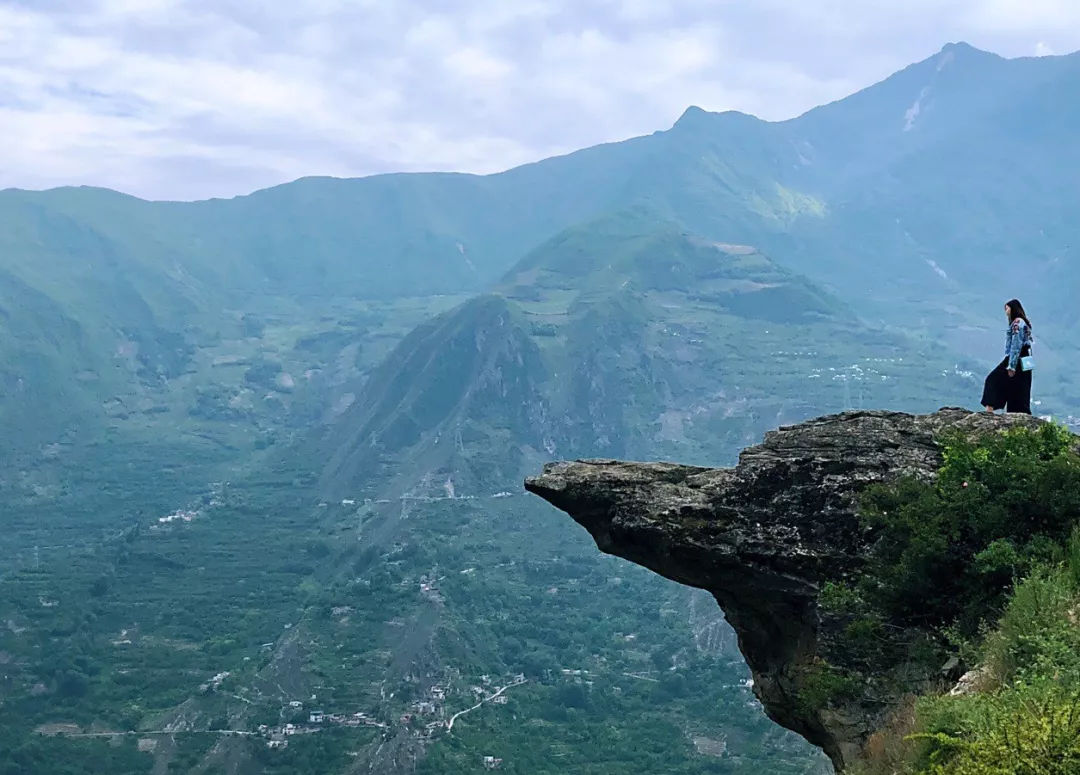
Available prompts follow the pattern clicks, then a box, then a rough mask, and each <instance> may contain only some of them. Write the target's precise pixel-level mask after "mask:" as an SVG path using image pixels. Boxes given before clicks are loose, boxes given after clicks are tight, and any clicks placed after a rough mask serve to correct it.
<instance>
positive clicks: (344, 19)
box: [0, 0, 1080, 199]
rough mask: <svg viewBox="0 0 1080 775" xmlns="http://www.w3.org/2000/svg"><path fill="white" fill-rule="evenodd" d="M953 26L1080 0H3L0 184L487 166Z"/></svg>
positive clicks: (1026, 15)
mask: <svg viewBox="0 0 1080 775" xmlns="http://www.w3.org/2000/svg"><path fill="white" fill-rule="evenodd" d="M957 40H964V41H967V42H969V43H971V44H973V45H975V46H977V47H979V48H983V49H987V50H991V51H995V52H997V53H1000V54H1002V55H1005V56H1033V55H1044V54H1055V53H1056V54H1063V53H1068V52H1071V51H1073V50H1076V49H1080V0H901V1H899V2H897V0H429V1H426V2H425V1H424V0H280V1H279V0H274V1H273V2H268V1H267V0H47V1H46V0H0V188H2V187H6V186H18V187H22V188H46V187H50V186H56V185H66V184H92V185H100V186H108V187H111V188H116V189H120V190H122V191H126V192H129V193H133V194H137V195H139V196H144V197H149V198H158V199H161V198H168V199H192V198H202V197H208V196H232V195H235V194H240V193H246V192H249V191H251V190H254V189H256V188H261V187H264V186H269V185H273V184H276V183H280V182H283V181H286V180H291V179H294V178H297V177H301V176H304V175H339V176H356V175H368V174H372V173H377V172H386V171H398V170H410V171H411V170H464V171H473V172H491V171H496V170H500V169H505V168H507V167H511V166H514V165H516V164H520V163H522V162H526V161H532V160H535V159H539V158H543V157H546V156H551V155H553V154H557V153H562V152H566V151H569V150H573V149H576V148H581V147H584V146H588V145H593V144H596V143H600V142H604V141H608V140H618V139H622V138H626V137H631V136H633V135H638V134H645V133H648V132H651V131H654V130H656V129H664V128H667V127H669V126H670V125H671V124H672V123H673V122H674V121H675V119H676V118H678V116H679V114H680V113H682V111H683V110H684V109H685V108H686V107H687V106H688V105H691V104H695V105H700V106H701V107H704V108H706V109H708V110H727V109H737V110H742V111H746V112H749V113H753V114H755V115H758V116H761V117H762V118H767V119H784V118H789V117H791V116H795V115H797V114H799V113H801V112H803V111H805V110H807V109H808V108H810V107H813V106H814V105H818V104H820V103H823V102H828V101H831V100H834V99H838V98H840V97H843V96H845V95H847V94H849V93H850V92H852V91H855V90H857V89H859V88H862V87H864V86H867V85H869V84H871V83H874V82H876V81H879V80H881V79H882V78H884V77H886V76H888V75H889V74H890V73H892V72H894V71H895V70H898V69H900V68H902V67H904V66H906V65H908V64H910V63H912V62H915V61H918V60H921V59H925V58H926V57H928V56H930V55H931V54H933V53H935V52H936V51H937V50H938V49H940V48H941V46H942V45H944V44H945V43H947V42H950V41H957Z"/></svg>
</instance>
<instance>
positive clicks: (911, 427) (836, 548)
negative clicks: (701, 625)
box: [525, 409, 1039, 770]
mask: <svg viewBox="0 0 1080 775" xmlns="http://www.w3.org/2000/svg"><path fill="white" fill-rule="evenodd" d="M1038 422H1039V421H1038V420H1035V419H1033V418H1031V417H1028V416H1019V415H1010V416H993V415H989V414H985V413H980V414H973V413H971V412H968V411H967V410H963V409H942V410H941V411H939V412H936V413H934V414H929V415H918V416H916V415H909V414H902V413H898V412H846V413H843V414H838V415H832V416H828V417H822V418H819V419H815V420H810V421H808V422H805V423H802V424H799V425H794V426H790V427H784V428H781V429H779V430H776V431H772V432H770V433H768V434H767V435H766V436H765V440H764V442H763V443H762V444H760V445H759V446H756V447H751V448H749V449H747V450H745V451H744V452H743V453H742V455H741V456H740V458H739V463H738V465H737V466H736V467H735V468H730V469H714V468H697V467H692V466H683V465H676V464H672V463H626V462H618V461H613V460H588V461H578V462H573V463H552V464H549V465H547V466H545V467H544V471H543V473H542V474H541V475H540V476H537V477H535V478H532V479H529V480H527V481H526V483H525V488H526V489H527V490H529V491H530V492H533V493H535V494H537V495H539V496H540V497H542V498H544V499H546V500H548V501H550V502H551V503H552V504H554V505H555V506H557V507H558V508H560V509H562V510H564V511H566V512H567V513H569V514H570V516H571V517H573V518H574V519H575V520H576V521H577V522H579V523H580V524H581V525H582V526H584V527H585V528H586V529H587V530H588V531H589V533H590V534H592V536H593V538H594V539H595V540H596V544H597V546H598V547H599V548H600V549H601V550H602V551H604V552H607V553H609V554H614V555H618V556H620V557H623V558H626V559H628V560H631V561H633V562H636V563H638V564H640V565H643V566H645V567H647V568H649V569H651V570H653V571H655V572H656V573H659V574H661V575H663V576H666V577H668V578H670V579H674V580H675V581H678V582H680V583H683V584H688V585H690V586H694V587H700V588H702V589H705V590H708V591H709V592H711V593H712V595H713V596H714V597H715V598H716V600H717V602H718V603H719V604H720V607H721V608H722V609H723V610H724V613H725V615H726V616H727V619H728V621H729V622H730V623H731V625H732V626H733V627H734V628H735V631H736V632H737V633H738V636H739V647H740V649H741V650H742V653H743V655H744V656H745V657H746V661H747V663H748V664H749V666H750V669H751V671H752V673H753V676H754V690H755V692H756V693H757V695H758V697H759V698H760V700H761V702H762V704H763V705H764V707H765V710H766V712H767V713H768V714H769V716H770V717H771V718H772V719H773V720H775V721H776V722H777V723H779V724H782V725H783V726H785V727H787V728H788V729H791V730H794V731H795V732H798V733H799V734H801V735H803V736H804V737H805V738H806V739H807V740H809V741H810V742H811V743H813V744H815V745H818V746H820V747H821V748H822V749H823V750H824V751H825V753H826V754H827V755H828V756H829V757H830V758H831V759H832V761H833V764H834V765H835V766H836V768H837V770H842V769H843V768H844V766H845V765H846V764H850V763H851V762H853V761H854V760H855V759H856V758H858V756H859V753H860V751H861V749H862V747H863V744H864V743H865V741H866V739H867V737H868V736H869V735H870V734H871V733H872V732H873V731H874V730H875V729H876V728H877V727H878V726H879V725H880V724H881V723H882V722H883V720H884V719H885V718H886V717H887V715H888V713H889V712H890V710H891V709H893V708H894V707H895V706H896V704H897V703H898V701H899V699H900V697H902V696H903V694H905V693H907V692H911V691H919V690H920V689H924V688H926V687H927V686H928V685H929V683H930V682H932V681H934V680H937V679H938V678H939V676H937V675H927V674H922V673H919V672H918V671H913V670H912V669H911V668H910V666H905V665H895V666H891V667H890V668H889V670H888V672H889V673H890V675H888V676H885V678H887V679H888V680H881V681H877V680H874V681H867V686H866V687H865V689H863V690H861V692H859V693H858V694H859V695H860V696H858V697H855V698H852V699H850V700H845V701H844V702H842V703H838V704H835V703H831V704H828V705H826V706H823V707H822V706H818V707H815V706H814V705H813V704H811V703H807V702H806V701H804V700H803V701H801V700H800V695H799V692H800V689H801V688H805V685H806V684H805V677H806V675H807V674H808V671H810V670H811V669H812V668H813V666H814V665H815V664H819V663H820V662H821V660H822V659H824V658H826V657H830V658H833V657H835V655H834V654H833V653H832V648H831V646H832V643H833V641H834V640H835V639H836V636H837V635H839V633H838V632H837V631H836V630H837V629H838V627H839V625H838V624H837V623H835V622H833V621H830V619H829V617H827V616H824V615H823V614H822V612H821V610H820V609H819V605H818V594H819V592H820V590H821V586H822V584H823V583H824V582H825V581H826V580H829V579H839V578H846V577H849V576H851V575H852V574H855V573H857V572H858V571H859V569H860V567H861V566H862V565H863V563H864V562H865V560H866V557H867V553H868V550H869V548H870V541H869V536H867V534H866V532H865V530H864V529H863V528H862V527H861V526H860V524H859V520H858V517H857V514H856V504H857V497H858V494H859V493H860V492H861V491H862V490H863V489H864V488H865V487H866V486H867V485H868V484H870V483H873V482H881V481H888V480H891V479H894V478H896V477H898V476H901V475H905V474H913V475H916V476H924V477H931V476H933V475H934V474H935V472H936V471H937V469H938V468H939V467H940V464H941V455H940V451H939V449H938V446H937V443H936V441H935V439H936V438H937V437H938V436H939V435H940V433H941V432H942V431H944V430H946V429H949V428H959V429H963V430H965V431H970V432H971V433H974V434H977V433H983V432H989V431H992V430H995V429H999V428H1004V427H1007V426H1009V425H1013V424H1017V423H1022V424H1035V423H1038ZM831 664H836V660H835V658H833V660H832V662H831ZM841 666H842V665H841Z"/></svg>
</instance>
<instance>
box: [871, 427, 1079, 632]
mask: <svg viewBox="0 0 1080 775" xmlns="http://www.w3.org/2000/svg"><path fill="white" fill-rule="evenodd" d="M1074 443H1075V437H1073V436H1072V434H1070V433H1069V432H1068V431H1067V430H1066V429H1065V428H1063V427H1060V426H1057V425H1053V424H1050V423H1047V424H1044V425H1041V426H1039V427H1038V428H1037V429H1034V430H1033V429H1029V428H1014V429H1011V430H1008V431H1005V432H1002V433H998V434H993V435H990V436H985V437H982V438H978V439H970V438H966V437H964V436H962V435H959V434H957V435H952V436H950V437H948V438H946V439H945V440H944V463H943V465H942V467H941V470H940V472H939V475H938V477H937V478H936V479H935V480H934V481H933V482H926V481H921V480H918V479H914V478H905V479H901V480H900V481H897V482H894V483H891V484H885V485H877V486H873V487H871V488H869V489H868V490H867V492H866V493H865V495H864V498H863V503H862V506H863V509H862V514H863V520H864V522H865V524H866V525H867V526H868V527H869V528H870V529H872V530H873V531H874V532H875V533H876V541H875V545H874V552H873V555H872V557H871V564H870V569H869V573H867V574H866V575H865V576H864V580H863V582H862V583H861V585H860V592H861V593H862V595H863V597H865V598H866V599H867V600H868V601H869V602H871V603H872V604H873V605H874V606H875V607H876V608H878V609H880V610H881V612H882V613H883V614H884V615H886V616H887V617H888V618H889V619H891V620H893V621H895V622H897V623H899V624H908V623H910V624H922V625H936V626H944V625H951V624H955V625H956V627H957V629H958V630H959V631H960V632H961V633H963V634H965V635H968V636H970V635H973V634H974V633H975V632H976V631H977V628H978V625H979V623H980V622H981V621H982V620H983V619H985V618H986V617H987V616H989V615H991V614H993V612H994V611H996V610H999V609H1000V606H1001V604H1002V603H1003V601H1004V596H1005V594H1006V593H1007V591H1008V589H1009V588H1010V586H1011V584H1012V580H1013V579H1014V578H1017V577H1020V576H1024V575H1026V574H1027V573H1029V572H1030V571H1031V570H1032V568H1034V567H1035V566H1037V565H1038V564H1039V563H1043V562H1047V561H1051V560H1054V559H1055V558H1060V556H1061V553H1062V551H1063V549H1062V547H1063V544H1064V541H1065V539H1066V538H1067V537H1068V535H1069V531H1070V530H1071V529H1072V527H1073V525H1074V524H1075V523H1076V520H1077V517H1078V516H1080V456H1078V455H1077V454H1076V451H1075V450H1074V449H1073V446H1072V445H1073V444H1074Z"/></svg>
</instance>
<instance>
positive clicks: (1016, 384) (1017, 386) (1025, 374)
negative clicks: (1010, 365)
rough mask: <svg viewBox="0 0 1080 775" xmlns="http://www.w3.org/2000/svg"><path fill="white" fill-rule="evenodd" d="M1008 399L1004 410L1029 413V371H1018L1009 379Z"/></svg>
mask: <svg viewBox="0 0 1080 775" xmlns="http://www.w3.org/2000/svg"><path fill="white" fill-rule="evenodd" d="M1010 381H1011V382H1012V384H1011V385H1010V386H1009V401H1008V404H1007V405H1006V407H1005V411H1006V412H1012V413H1014V414H1015V413H1020V414H1031V372H1030V371H1018V372H1016V375H1015V376H1014V377H1013V378H1012V379H1011V380H1010Z"/></svg>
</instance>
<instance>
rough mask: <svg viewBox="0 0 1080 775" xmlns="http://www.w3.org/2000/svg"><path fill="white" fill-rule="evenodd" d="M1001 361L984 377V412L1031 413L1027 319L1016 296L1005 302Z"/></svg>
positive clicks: (1028, 326) (1029, 322)
mask: <svg viewBox="0 0 1080 775" xmlns="http://www.w3.org/2000/svg"><path fill="white" fill-rule="evenodd" d="M1005 317H1007V318H1008V319H1009V327H1008V328H1007V329H1005V360H1003V361H1002V362H1001V363H999V364H998V366H997V368H995V369H994V370H993V371H991V372H990V373H989V374H988V375H987V376H986V382H985V384H984V385H983V396H982V405H983V406H984V407H986V411H988V412H993V411H994V410H995V409H1001V408H1004V409H1005V411H1006V412H1022V413H1024V414H1031V369H1032V368H1033V365H1034V364H1033V363H1032V360H1031V338H1032V337H1031V321H1030V320H1028V316H1027V313H1026V312H1024V305H1023V304H1021V303H1020V300H1019V299H1012V300H1011V301H1008V302H1006V303H1005Z"/></svg>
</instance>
